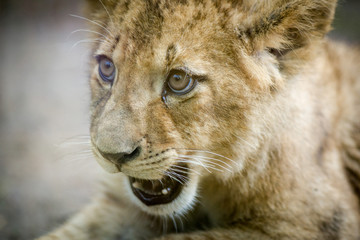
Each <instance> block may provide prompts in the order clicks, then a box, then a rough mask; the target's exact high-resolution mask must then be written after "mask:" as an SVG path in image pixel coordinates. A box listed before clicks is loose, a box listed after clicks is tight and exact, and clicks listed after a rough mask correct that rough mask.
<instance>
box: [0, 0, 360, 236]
mask: <svg viewBox="0 0 360 240" xmlns="http://www.w3.org/2000/svg"><path fill="white" fill-rule="evenodd" d="M82 5H83V1H81V0H78V1H74V0H32V1H30V0H27V1H26V0H0V239H14V240H15V239H32V238H34V237H36V236H39V235H40V234H43V233H44V232H47V231H49V230H50V229H52V228H53V227H55V226H57V225H59V224H60V223H61V222H63V221H64V219H66V218H67V217H68V216H69V215H71V214H72V213H74V212H76V211H78V210H79V209H80V208H81V207H82V206H83V205H84V204H85V203H86V202H88V201H89V199H90V198H91V195H93V194H94V193H95V192H96V189H97V179H98V176H99V175H100V174H102V170H101V169H100V167H98V166H97V164H96V163H95V160H94V159H93V158H92V157H91V155H90V153H89V151H88V144H87V142H88V138H87V137H86V136H87V135H88V127H89V120H88V118H89V114H88V102H89V87H88V83H87V76H88V69H87V62H88V59H89V52H88V50H87V49H88V45H87V44H86V43H81V44H78V45H76V46H75V47H72V46H73V45H74V44H76V42H77V41H81V40H84V39H88V38H89V36H87V35H86V34H83V33H80V32H76V33H73V34H70V33H71V32H73V31H75V30H77V29H86V28H88V25H87V23H86V21H84V20H81V19H78V18H75V17H71V16H70V15H69V14H75V15H80V16H82V15H83V13H82V9H83V7H82ZM334 28H335V30H334V31H333V32H332V33H331V34H330V36H331V37H332V38H336V39H338V40H341V41H347V42H352V43H357V42H359V40H360V1H359V0H352V1H351V0H347V1H344V0H342V1H340V3H339V7H338V9H337V14H336V19H335V23H334Z"/></svg>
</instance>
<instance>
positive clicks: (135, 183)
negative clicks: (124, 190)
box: [132, 182, 141, 189]
mask: <svg viewBox="0 0 360 240" xmlns="http://www.w3.org/2000/svg"><path fill="white" fill-rule="evenodd" d="M132 186H133V188H137V189H139V188H141V184H140V183H139V182H133V183H132Z"/></svg>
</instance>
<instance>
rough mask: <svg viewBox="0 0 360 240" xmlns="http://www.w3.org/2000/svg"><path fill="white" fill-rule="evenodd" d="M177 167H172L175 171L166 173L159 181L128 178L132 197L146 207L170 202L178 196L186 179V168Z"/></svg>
mask: <svg viewBox="0 0 360 240" xmlns="http://www.w3.org/2000/svg"><path fill="white" fill-rule="evenodd" d="M178 167H179V168H181V169H178V168H177V167H176V166H174V169H175V170H173V171H171V172H168V174H167V175H165V176H164V177H162V178H161V179H159V180H146V179H137V178H133V177H129V179H130V186H131V189H132V191H133V193H134V195H135V196H136V197H137V198H138V199H139V200H140V201H141V202H143V203H144V204H145V205H147V206H153V205H159V204H166V203H170V202H172V201H173V200H174V199H176V198H177V197H178V196H179V194H180V192H181V190H182V187H183V185H184V184H186V179H187V171H186V169H187V168H186V167H184V166H183V165H181V166H180V165H179V166H178ZM184 169H185V170H184Z"/></svg>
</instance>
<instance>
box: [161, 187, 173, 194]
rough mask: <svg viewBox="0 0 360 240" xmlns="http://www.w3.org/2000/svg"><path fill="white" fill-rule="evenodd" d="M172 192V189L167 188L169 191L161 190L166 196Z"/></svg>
mask: <svg viewBox="0 0 360 240" xmlns="http://www.w3.org/2000/svg"><path fill="white" fill-rule="evenodd" d="M170 191H171V189H170V188H167V189H165V188H164V189H163V190H161V193H162V194H164V195H166V194H169V192H170Z"/></svg>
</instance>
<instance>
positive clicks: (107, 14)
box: [99, 0, 114, 24]
mask: <svg viewBox="0 0 360 240" xmlns="http://www.w3.org/2000/svg"><path fill="white" fill-rule="evenodd" d="M99 2H100V3H101V5H102V6H103V7H104V9H105V11H106V13H107V15H108V16H109V19H110V21H111V22H112V24H114V21H113V20H112V18H111V16H110V13H109V11H108V10H107V8H106V7H105V5H104V3H103V2H102V1H101V0H99Z"/></svg>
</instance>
